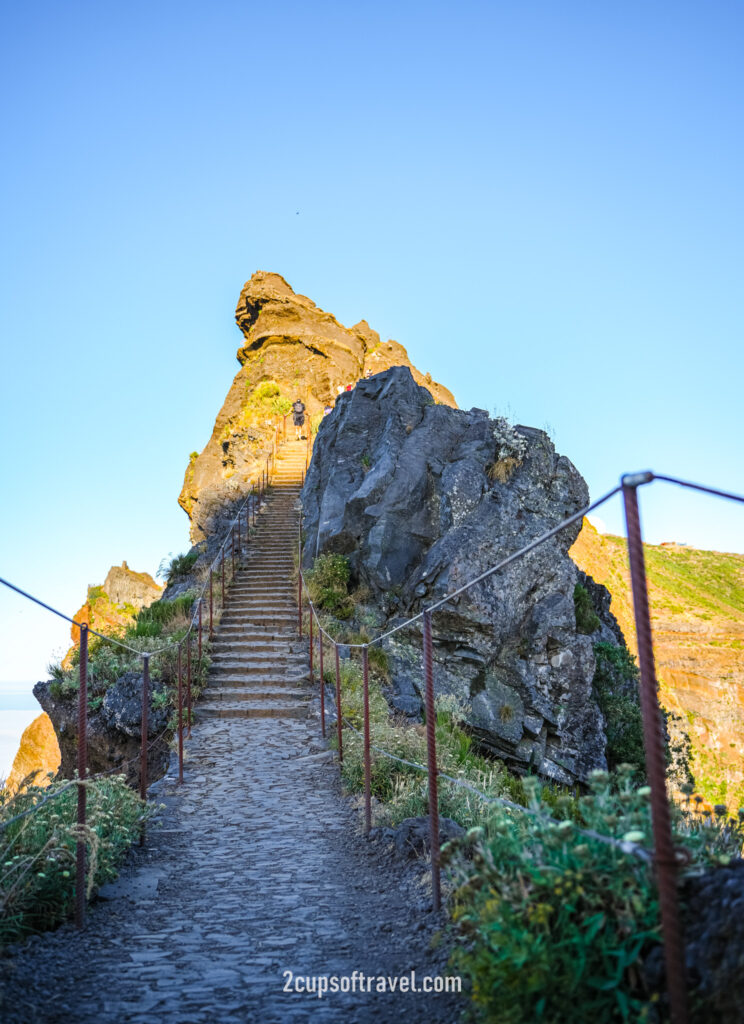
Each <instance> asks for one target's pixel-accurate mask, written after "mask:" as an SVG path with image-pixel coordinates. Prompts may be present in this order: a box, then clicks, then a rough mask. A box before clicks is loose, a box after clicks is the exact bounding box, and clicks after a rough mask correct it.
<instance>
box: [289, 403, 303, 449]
mask: <svg viewBox="0 0 744 1024" xmlns="http://www.w3.org/2000/svg"><path fill="white" fill-rule="evenodd" d="M292 419H293V421H294V425H295V427H296V429H297V440H298V441H302V439H303V437H304V434H303V433H302V428H303V427H304V425H305V406H304V403H303V401H302V399H301V398H297V399H296V400H295V401H294V402H293V403H292Z"/></svg>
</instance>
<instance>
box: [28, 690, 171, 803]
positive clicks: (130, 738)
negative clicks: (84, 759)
mask: <svg viewBox="0 0 744 1024" xmlns="http://www.w3.org/2000/svg"><path fill="white" fill-rule="evenodd" d="M142 686H143V677H142V676H141V675H140V674H139V673H138V672H125V673H124V675H122V676H121V677H120V678H119V679H118V680H117V681H116V682H115V683H114V685H113V686H110V687H109V688H108V690H106V693H105V696H104V698H103V703H102V705H101V707H100V708H99V709H98V710H97V711H93V712H90V711H89V714H88V733H87V736H88V768H89V771H90V772H91V774H95V773H96V772H105V771H109V770H110V769H112V768H115V767H116V766H118V765H121V772H122V774H124V775H126V777H127V781H128V782H129V783H130V784H131V785H136V784H137V782H138V780H139V756H140V746H141V725H140V723H141V715H142ZM53 690H54V686H53V680H46V681H45V682H39V683H37V684H36V686H34V697H36V699H37V700H38V702H39V704H41V706H42V708H43V709H44V711H46V713H47V715H49V718H50V719H51V720H52V722H53V724H54V731H55V732H56V734H57V740H58V741H59V752H60V754H61V764H60V775H61V776H62V777H63V778H66V779H69V778H72V776H73V775H74V772H75V769H76V767H77V724H78V720H77V715H78V710H77V708H78V698H77V694H76V693H71V694H66V695H62V696H55V694H54V692H53ZM149 694H150V710H149V717H148V736H149V737H150V740H151V742H152V746H151V747H150V750H149V752H148V766H147V776H148V782H154V781H155V780H156V779H159V778H160V777H161V776H162V775H163V774H164V772H165V769H166V767H167V765H168V759H169V756H170V750H169V746H168V738H167V736H160V734H161V733H162V732H163V730H164V729H165V728H166V725H167V723H168V712H167V711H166V710H165V709H163V708H154V707H153V706H152V696H153V694H154V689H153V683H152V680H151V681H150V691H149ZM153 741H154V742H153Z"/></svg>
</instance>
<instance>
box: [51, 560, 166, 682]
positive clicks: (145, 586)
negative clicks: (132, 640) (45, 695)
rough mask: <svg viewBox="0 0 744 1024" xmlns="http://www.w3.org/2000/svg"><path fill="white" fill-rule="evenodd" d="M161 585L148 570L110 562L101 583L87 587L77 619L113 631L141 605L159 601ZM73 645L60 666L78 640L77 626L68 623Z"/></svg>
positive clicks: (129, 620) (126, 622)
mask: <svg viewBox="0 0 744 1024" xmlns="http://www.w3.org/2000/svg"><path fill="white" fill-rule="evenodd" d="M162 593H163V587H161V586H160V584H159V583H156V582H155V580H154V579H153V578H152V576H151V575H150V574H149V573H147V572H135V571H134V570H132V569H130V568H129V566H128V564H127V563H126V562H122V563H121V565H112V566H111V568H110V569H109V571H108V572H107V573H106V579H105V580H104V581H103V586H100V585H95V586H92V587H88V593H87V595H86V599H85V603H84V604H83V605H82V607H81V608H80V609H79V610H78V611H77V613H76V614H75V616H74V618H75V621H76V622H79V623H86V624H87V625H88V626H90V628H91V629H95V630H96V632H98V633H104V634H112V635H113V634H116V633H117V632H119V631H120V630H122V629H125V628H126V627H127V626H129V625H131V624H132V622H133V621H134V617H135V614H136V613H137V612H138V611H140V609H142V608H147V607H149V606H150V605H151V604H152V603H153V602H154V601H158V600H159V599H160V597H161V595H162ZM70 636H71V638H72V643H73V646H72V647H71V648H70V649H69V651H68V652H67V654H66V655H65V657H64V660H63V661H62V667H63V668H69V667H70V665H71V664H72V660H71V659H72V655H73V653H74V651H75V648H76V647H77V646H78V645H79V644H80V629H79V628H78V626H71V627H70Z"/></svg>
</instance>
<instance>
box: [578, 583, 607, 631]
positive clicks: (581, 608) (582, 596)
mask: <svg viewBox="0 0 744 1024" xmlns="http://www.w3.org/2000/svg"><path fill="white" fill-rule="evenodd" d="M574 608H575V609H576V629H577V630H578V632H579V633H594V632H596V630H598V629H599V627H600V625H601V623H600V621H599V616H598V615H597V613H596V612H595V610H594V605H593V604H592V599H591V596H590V594H589V591H588V590H587V589H586V587H584V586H582V585H581V583H577V584H576V586H575V587H574Z"/></svg>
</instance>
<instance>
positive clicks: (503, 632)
mask: <svg viewBox="0 0 744 1024" xmlns="http://www.w3.org/2000/svg"><path fill="white" fill-rule="evenodd" d="M487 467H490V473H489V472H487ZM302 500H303V507H304V510H305V531H306V542H305V548H304V565H305V566H306V567H307V568H309V567H310V566H311V565H312V562H313V559H314V558H315V557H316V555H318V554H322V553H323V552H330V551H336V552H342V553H344V554H346V555H348V557H349V561H350V563H351V567H352V573H353V578H354V580H355V581H356V582H358V583H359V584H362V585H363V586H365V587H366V588H368V590H369V591H370V593H371V594H372V601H373V603H374V604H375V605H376V606H377V607H378V608H379V609H381V611H382V613H383V618H384V621H385V623H386V624H387V625H388V626H389V625H392V624H395V623H396V622H400V621H401V620H402V619H403V618H405V617H407V616H409V615H411V614H412V613H416V612H418V611H420V610H421V609H422V608H424V607H426V606H428V605H431V604H433V603H434V602H435V601H437V600H438V599H439V598H441V597H443V596H445V595H446V594H447V593H451V592H452V591H454V590H456V589H457V588H458V587H460V586H462V585H463V584H464V583H466V582H468V581H470V580H472V579H473V578H474V577H476V576H478V575H479V574H480V573H482V572H483V571H484V570H486V569H487V568H489V567H490V566H492V565H495V564H496V563H497V562H499V561H500V560H501V559H503V558H505V557H506V556H508V555H510V554H512V553H513V552H515V551H517V550H519V549H520V548H521V547H523V546H524V545H525V544H527V543H528V542H529V541H531V540H533V539H534V538H536V537H538V536H539V535H540V534H542V533H544V532H546V531H548V530H549V529H551V528H552V527H554V526H555V525H557V524H558V523H559V522H561V521H562V520H563V519H565V518H566V517H567V516H569V515H571V514H573V513H575V512H577V511H578V510H579V509H580V508H581V507H582V506H584V505H585V504H586V503H587V502H588V492H587V488H586V484H585V483H584V480H583V479H582V477H581V476H580V475H579V473H578V472H577V471H576V469H575V468H574V466H573V465H572V464H571V462H570V461H569V460H568V459H567V458H565V457H564V456H561V455H558V454H557V453H556V451H555V449H554V447H553V445H552V443H551V441H550V439H549V438H548V436H547V435H546V434H545V433H543V431H540V430H534V429H532V428H529V427H517V428H511V427H509V426H508V425H506V424H505V423H504V422H503V421H502V420H492V419H490V418H489V416H488V414H487V413H486V412H484V411H482V410H479V409H471V410H470V411H469V412H465V411H463V410H459V409H452V408H449V407H446V406H442V405H436V404H435V403H434V402H433V400H432V397H431V395H430V393H429V392H428V391H427V390H426V389H425V388H423V387H419V386H418V385H417V384H416V382H415V381H414V379H413V377H412V375H411V373H410V372H409V371H408V370H407V369H405V368H402V367H399V368H394V369H390V370H388V371H386V372H384V373H381V374H378V375H375V376H373V377H371V378H370V379H368V380H363V381H360V383H359V384H358V385H357V386H356V388H355V389H354V391H352V392H350V393H348V394H346V395H343V396H341V398H340V400H339V401H338V403H337V405H336V409H335V410H334V412H333V413H332V414H331V415H330V416H328V417H326V419H325V420H324V421H323V423H322V424H321V426H320V430H319V432H318V435H317V438H316V441H315V448H314V453H313V459H312V463H311V466H310V469H309V472H308V476H307V480H306V483H305V487H304V490H303V492H302ZM580 528H581V523H580V522H578V523H576V524H575V525H573V526H571V527H569V528H567V529H565V530H564V531H562V533H561V534H559V535H558V536H557V537H555V538H553V539H551V540H550V541H548V542H546V543H544V544H542V545H540V546H539V547H538V548H537V549H536V550H535V551H533V552H532V553H531V554H529V555H527V556H526V557H523V558H521V559H519V560H518V561H517V562H515V563H514V564H512V565H510V566H508V567H507V568H506V569H504V570H502V571H500V572H498V573H497V574H495V575H493V576H491V577H489V578H488V579H487V580H485V581H484V582H482V583H480V584H478V585H477V586H475V587H474V588H472V589H471V590H469V591H467V593H465V594H463V595H462V597H460V598H458V599H457V600H456V601H455V602H453V603H451V604H448V605H446V606H445V607H443V608H442V609H441V610H439V611H437V612H435V613H434V616H433V632H434V658H435V686H436V689H437V691H438V692H440V693H452V694H455V695H456V696H457V697H458V698H459V699H460V700H461V701H463V702H464V703H466V704H469V705H470V706H471V711H470V713H469V715H468V717H467V720H468V722H469V724H470V725H471V726H472V727H473V729H474V730H475V731H476V732H477V733H478V735H479V736H480V738H481V740H482V742H483V743H484V744H485V745H487V746H488V747H490V748H491V749H492V750H493V751H494V752H495V753H497V754H498V755H500V756H502V757H504V758H505V759H506V760H508V761H510V762H511V763H512V764H513V765H514V766H516V767H521V768H526V767H528V766H534V767H535V768H537V769H539V770H540V771H541V772H543V773H544V774H546V775H548V776H551V777H552V778H555V779H557V780H560V781H563V782H567V783H569V782H572V781H573V780H575V779H576V778H582V777H584V776H585V775H586V773H587V772H588V771H590V770H591V769H592V768H597V767H605V757H604V748H605V737H604V732H603V723H602V716H601V713H600V711H599V709H598V707H597V706H596V704H595V702H594V699H593V697H592V688H591V681H592V677H593V675H594V668H595V661H594V652H593V645H592V641H591V639H590V638H589V637H587V636H583V635H580V634H579V633H578V632H577V629H576V616H575V610H574V602H573V591H574V586H575V584H576V582H577V570H576V567H575V566H574V564H573V562H572V561H571V559H570V558H569V557H568V554H567V552H568V548H569V547H570V546H571V544H572V543H573V541H574V540H575V538H576V536H577V534H578V532H579V530H580ZM380 631H382V630H380ZM385 646H386V650H387V652H388V657H389V661H390V666H391V671H392V675H393V679H394V690H395V695H394V698H393V701H394V703H396V704H397V706H398V707H400V708H401V709H402V710H405V711H407V712H409V713H411V712H416V711H417V710H418V708H419V707H420V693H421V685H422V682H421V681H422V659H421V636H420V623H416V624H415V625H414V626H412V627H409V628H408V629H407V630H406V631H405V632H400V633H397V634H395V635H394V637H392V638H390V640H388V641H386V644H385Z"/></svg>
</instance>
